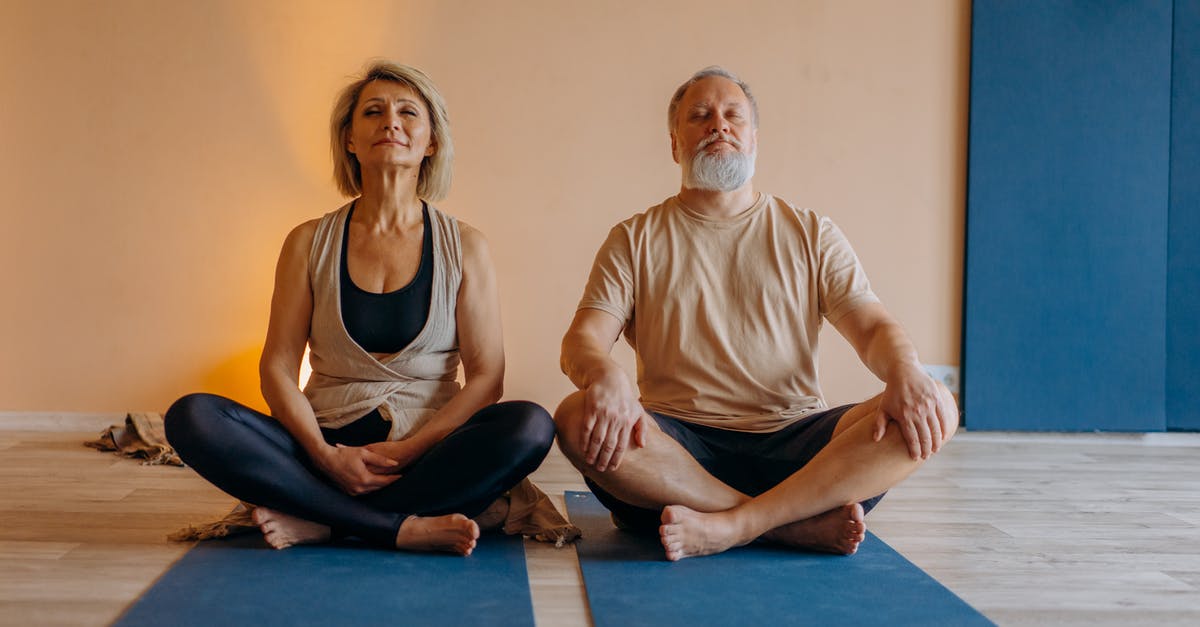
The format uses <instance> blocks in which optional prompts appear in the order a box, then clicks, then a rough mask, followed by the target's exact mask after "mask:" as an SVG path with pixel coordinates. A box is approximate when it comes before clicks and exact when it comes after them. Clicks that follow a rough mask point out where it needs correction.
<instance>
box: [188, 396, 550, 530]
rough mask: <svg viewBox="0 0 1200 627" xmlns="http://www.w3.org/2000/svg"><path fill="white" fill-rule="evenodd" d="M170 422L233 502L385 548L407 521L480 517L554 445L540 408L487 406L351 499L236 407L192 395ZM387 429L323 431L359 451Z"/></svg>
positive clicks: (195, 464)
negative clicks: (396, 474)
mask: <svg viewBox="0 0 1200 627" xmlns="http://www.w3.org/2000/svg"><path fill="white" fill-rule="evenodd" d="M164 423H165V426H166V433H167V440H168V441H169V442H170V443H171V445H172V446H174V447H175V450H176V451H177V452H178V453H179V456H180V457H181V458H182V459H183V461H185V462H187V464H188V465H189V466H191V467H192V468H194V469H195V470H196V472H198V473H200V476H202V477H204V478H205V479H207V480H209V481H210V482H212V483H213V485H215V486H217V487H218V488H220V489H222V490H224V491H225V492H227V493H229V494H230V495H232V496H233V497H235V498H238V499H241V500H243V501H246V502H249V503H253V504H255V505H261V506H263V507H268V508H271V509H275V510H279V511H281V512H283V513H285V514H290V515H292V516H297V517H299V518H303V519H305V520H311V521H314V522H318V523H321V524H324V525H328V526H330V527H331V528H332V529H333V531H334V533H335V534H337V535H353V536H358V537H360V538H362V539H364V540H367V541H369V542H372V543H376V544H382V545H386V546H389V547H391V546H395V541H396V533H397V532H398V531H399V529H400V524H401V523H402V522H404V519H406V518H408V517H409V516H410V515H413V514H416V515H420V516H440V515H443V514H450V513H460V514H464V515H466V516H468V517H474V516H477V515H479V514H480V513H482V512H483V511H484V510H485V509H487V507H488V505H490V504H491V503H492V502H493V501H495V500H496V498H498V497H499V496H500V495H501V494H503V493H504V492H505V491H506V490H508V489H510V488H512V487H513V486H514V485H516V484H517V483H518V482H520V481H521V479H524V478H525V477H526V476H527V475H528V474H529V473H531V472H533V471H534V470H535V469H537V467H538V465H540V464H541V463H542V460H543V459H545V457H546V453H547V452H549V450H550V445H551V443H552V442H553V441H554V422H553V420H551V418H550V415H549V414H548V413H547V412H546V410H545V409H542V408H541V407H540V406H538V405H537V404H534V403H530V402H526V401H509V402H505V403H497V404H495V405H489V406H487V407H484V408H483V409H481V410H479V411H478V412H476V413H475V415H474V416H471V418H470V420H468V421H467V422H466V423H464V424H463V425H462V426H460V427H459V428H457V429H455V430H454V431H452V432H451V433H450V435H447V436H446V437H445V438H444V439H443V440H442V441H441V442H438V443H437V444H435V445H434V446H433V447H432V448H430V449H429V450H428V451H427V452H426V453H425V454H424V455H422V456H421V457H420V458H419V459H418V460H417V461H415V462H414V463H413V464H411V465H410V466H409V467H408V468H407V469H405V471H404V473H403V474H402V475H401V477H400V478H399V479H397V480H396V481H394V482H393V483H391V484H389V485H387V486H385V487H383V488H380V489H378V490H375V491H373V492H370V493H367V494H364V495H362V496H350V495H349V494H347V493H346V492H343V491H342V489H341V488H339V487H338V486H337V485H336V484H334V483H333V482H332V481H331V480H330V479H329V478H328V477H326V476H325V475H324V473H322V472H321V471H320V470H318V469H317V468H316V467H315V466H314V465H313V463H312V462H311V460H310V459H309V458H308V455H307V454H306V453H305V451H304V449H303V448H302V447H301V446H300V444H299V443H298V442H297V441H296V439H295V438H293V437H292V435H291V434H290V433H288V431H287V429H285V428H284V427H283V425H282V424H280V423H279V422H278V421H277V420H275V419H274V418H272V417H270V416H268V415H266V414H264V413H262V412H259V411H255V410H253V409H250V408H249V407H246V406H245V405H242V404H240V403H237V402H235V401H231V400H229V399H227V398H223V397H220V396H215V395H212V394H189V395H188V396H185V397H183V398H181V399H179V400H178V401H175V404H173V405H171V408H170V409H169V410H167V414H166V416H165V418H164ZM390 425H391V423H389V422H388V421H386V420H384V419H382V418H381V417H380V416H379V413H378V411H375V412H371V413H370V414H367V415H366V416H364V417H362V418H360V419H358V420H356V421H354V422H353V423H351V424H349V425H347V426H346V427H343V428H341V429H322V430H321V432H322V434H323V435H324V436H325V439H326V441H328V442H330V443H333V444H339V443H340V444H346V445H349V446H361V445H364V444H369V443H372V442H381V441H383V440H386V439H387V433H388V429H389V427H390Z"/></svg>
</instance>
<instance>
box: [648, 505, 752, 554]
mask: <svg viewBox="0 0 1200 627" xmlns="http://www.w3.org/2000/svg"><path fill="white" fill-rule="evenodd" d="M662 523H663V524H662V525H661V526H660V527H659V528H658V536H659V539H660V540H662V545H663V549H665V550H666V552H667V559H669V560H671V561H672V562H675V561H678V560H681V559H683V558H685V557H697V556H700V555H712V554H713V553H720V552H722V551H725V550H727V549H731V548H733V547H735V546H741V545H743V544H747V543H749V542H750V540H746V539H742V538H741V536H740V533H739V531H738V527H737V525H735V524H734V519H733V515H732V514H730V513H729V512H712V513H703V512H697V511H695V510H693V509H689V508H687V507H684V506H682V505H669V506H667V507H666V508H664V509H663V513H662ZM752 539H753V538H751V540H752Z"/></svg>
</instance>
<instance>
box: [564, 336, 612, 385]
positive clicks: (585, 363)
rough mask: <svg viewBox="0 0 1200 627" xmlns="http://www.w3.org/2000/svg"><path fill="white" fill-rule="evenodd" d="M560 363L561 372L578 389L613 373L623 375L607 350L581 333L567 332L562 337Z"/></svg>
mask: <svg viewBox="0 0 1200 627" xmlns="http://www.w3.org/2000/svg"><path fill="white" fill-rule="evenodd" d="M560 365H561V366H562V371H563V374H565V375H567V378H569V379H570V380H571V383H574V384H575V387H576V388H577V389H580V390H583V389H587V387H588V386H590V385H592V384H593V383H595V382H596V381H599V380H601V379H605V378H608V377H611V376H615V375H620V376H624V371H623V370H621V366H620V365H618V364H617V362H616V361H615V360H614V359H613V358H612V356H611V355H609V353H608V351H606V350H603V349H602V348H600V347H599V346H597V345H596V343H595V342H594V341H592V340H591V338H588V337H583V336H582V334H568V335H567V336H566V337H564V338H563V344H562V359H561V360H560Z"/></svg>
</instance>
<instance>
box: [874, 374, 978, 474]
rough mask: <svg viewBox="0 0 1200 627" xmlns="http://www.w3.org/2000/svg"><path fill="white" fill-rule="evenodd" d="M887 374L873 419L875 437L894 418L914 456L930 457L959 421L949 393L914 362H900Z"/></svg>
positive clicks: (879, 435)
mask: <svg viewBox="0 0 1200 627" xmlns="http://www.w3.org/2000/svg"><path fill="white" fill-rule="evenodd" d="M890 374H891V376H889V377H888V382H887V387H886V388H885V389H884V391H883V398H882V399H881V400H880V403H879V415H878V416H877V417H876V419H875V432H874V437H875V441H876V442H878V441H879V440H881V439H883V434H884V432H885V431H886V430H887V421H888V420H893V421H895V422H896V426H897V427H899V429H900V434H901V435H902V436H904V441H905V442H906V443H907V444H908V452H909V455H911V456H912V458H913V460H914V461H915V460H919V459H929V456H930V455H932V454H933V453H936V452H938V450H939V449H941V447H942V442H944V437H943V434H945V433H949V432H950V431H951V429H952V427H953V426H954V424H955V423H957V422H958V412H956V411H954V403H953V400H952V399H950V398H949V394H950V393H949V392H948V391H947V390H946V389H945V388H943V387H942V386H941V385H939V384H938V383H937V382H936V381H934V380H933V379H931V378H930V377H929V376H928V375H926V374H925V371H923V370H921V368H920V367H919V366H917V365H916V364H911V363H905V364H902V365H899V366H897V367H896V368H895V370H894V372H893V373H890ZM952 421H953V422H952Z"/></svg>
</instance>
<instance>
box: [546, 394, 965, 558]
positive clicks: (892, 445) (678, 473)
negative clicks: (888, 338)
mask: <svg viewBox="0 0 1200 627" xmlns="http://www.w3.org/2000/svg"><path fill="white" fill-rule="evenodd" d="M943 392H944V390H943ZM940 402H942V403H949V404H951V406H952V404H953V402H954V401H953V398H952V397H951V396H950V395H949V393H948V392H945V393H944V394H943V396H942V398H941V399H940ZM878 406H879V397H878V396H877V397H875V398H872V399H870V400H868V401H866V402H864V403H860V404H858V405H856V406H854V407H852V408H851V409H850V410H849V411H847V412H846V413H845V414H843V415H842V416H841V418H840V419H838V422H837V425H836V427H835V428H834V430H833V434H832V436H831V438H830V440H829V443H828V444H827V445H825V447H824V448H822V449H821V451H820V452H819V453H817V454H816V456H814V457H813V458H812V459H811V460H810V461H809V462H808V463H807V464H805V465H804V466H803V467H802V468H800V469H799V470H797V471H796V472H794V473H793V474H791V475H790V476H788V477H787V478H785V479H784V480H783V481H781V482H780V483H779V484H778V485H775V486H774V487H772V488H771V489H769V490H767V491H766V492H763V493H762V494H759V495H757V496H754V497H751V496H749V495H747V494H745V493H742V492H739V491H738V490H736V489H734V488H733V487H731V486H729V485H727V484H726V483H724V482H722V481H721V480H719V479H717V478H716V477H714V476H713V475H711V474H709V473H708V472H707V471H706V470H705V469H704V467H703V466H702V465H701V464H700V463H699V462H697V461H696V460H695V459H694V458H693V457H692V455H691V454H690V453H688V451H687V450H686V449H684V448H683V447H682V446H681V445H680V444H679V443H678V442H676V441H675V440H674V439H673V438H672V437H671V436H669V435H667V434H666V433H663V432H662V430H661V429H659V428H657V425H656V424H655V423H654V422H653V421H651V422H650V425H649V426H650V428H648V429H646V446H645V447H642V448H637V449H632V450H627V451H626V453H625V455H624V457H623V458H622V461H621V465H620V467H619V468H618V469H617V470H615V471H614V470H608V471H605V472H598V471H596V470H594V469H592V468H590V467H588V466H587V464H586V463H585V460H584V456H583V451H580V450H578V445H577V443H578V442H579V441H580V437H579V436H580V432H581V430H582V429H583V428H584V425H583V420H584V415H583V398H582V393H575V394H573V395H571V396H569V397H567V399H566V400H564V401H563V403H562V404H561V405H560V406H559V408H558V411H557V412H556V413H555V422H556V425H557V428H558V433H559V437H558V443H559V448H560V449H562V451H563V453H564V454H565V455H566V456H567V458H568V459H569V460H571V462H572V463H573V464H574V465H575V466H576V468H578V469H579V470H580V472H582V473H583V474H584V475H585V477H587V479H588V480H589V481H590V482H592V483H594V484H595V485H596V486H599V487H600V488H602V489H603V490H604V491H605V492H607V493H608V494H609V495H611V496H612V497H613V498H615V499H618V500H620V501H621V502H623V503H628V504H629V505H632V506H635V507H641V508H648V509H659V508H663V509H662V516H661V523H662V524H661V527H660V529H659V531H660V537H661V540H662V542H663V547H664V549H665V551H666V554H667V557H668V558H669V559H672V560H677V559H682V558H684V557H691V556H697V555H708V554H711V553H718V552H721V551H724V550H726V549H729V548H732V547H734V546H740V545H742V544H746V543H749V542H751V541H753V540H755V539H758V538H762V539H764V540H768V541H772V542H778V543H782V544H785V545H788V546H793V547H796V548H801V549H807V550H819V551H828V552H834V553H844V554H850V553H853V552H854V551H855V550H856V549H857V547H858V544H859V542H861V541H862V539H863V537H864V535H865V533H866V526H865V524H864V522H863V509H862V506H861V505H859V502H861V501H864V500H866V499H869V498H870V497H873V496H875V495H878V494H881V493H883V492H885V491H886V490H888V489H889V488H891V487H892V486H894V485H896V484H898V483H899V482H900V481H902V480H903V479H904V478H906V477H907V476H908V475H909V474H911V473H912V472H913V471H914V470H916V469H917V468H918V467H920V465H921V464H922V463H923V462H922V461H918V460H913V459H912V458H911V457H910V456H909V453H908V447H907V445H906V444H905V442H904V439H903V437H902V436H901V434H900V433H899V431H898V430H897V429H896V428H895V427H894V426H892V425H890V424H889V426H888V429H887V431H886V432H885V435H884V437H883V438H882V440H880V441H879V442H876V441H874V439H873V438H872V429H873V426H874V418H875V412H876V410H877V409H878ZM955 413H957V412H955ZM952 435H953V426H952V427H951V430H950V432H949V433H946V434H945V435H944V440H948V439H949V438H950V436H952Z"/></svg>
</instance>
